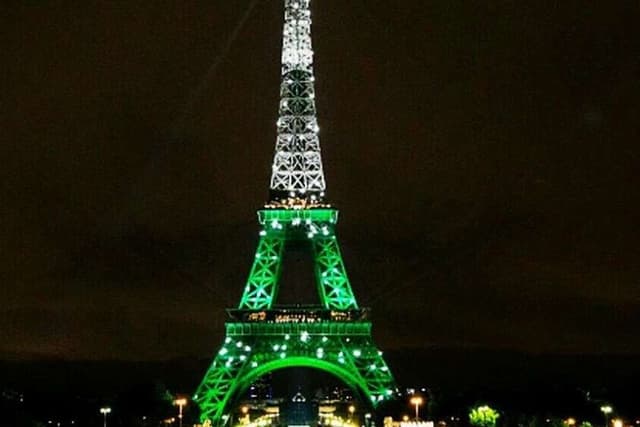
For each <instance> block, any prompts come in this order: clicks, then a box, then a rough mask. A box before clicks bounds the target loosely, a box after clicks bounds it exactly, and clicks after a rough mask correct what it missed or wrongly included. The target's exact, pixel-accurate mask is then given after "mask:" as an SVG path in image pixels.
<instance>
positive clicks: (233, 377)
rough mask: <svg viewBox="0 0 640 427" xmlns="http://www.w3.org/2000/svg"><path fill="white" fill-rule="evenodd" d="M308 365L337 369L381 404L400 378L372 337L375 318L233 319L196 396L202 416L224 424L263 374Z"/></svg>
mask: <svg viewBox="0 0 640 427" xmlns="http://www.w3.org/2000/svg"><path fill="white" fill-rule="evenodd" d="M293 366H306V367H311V368H316V369H321V370H324V371H327V372H329V373H332V374H333V375H335V376H337V377H338V378H339V379H341V380H342V381H344V382H345V383H346V384H347V385H349V386H350V387H352V388H353V389H355V390H356V391H357V392H358V393H359V394H361V395H362V396H363V397H364V398H366V399H367V400H368V401H369V402H370V403H371V405H372V407H376V406H377V405H378V404H380V403H381V402H383V401H385V400H387V399H389V398H391V397H393V396H394V394H395V391H396V389H395V383H394V381H393V377H392V376H391V372H390V371H389V367H388V366H387V364H386V363H385V361H384V359H383V358H382V353H381V352H380V351H379V350H378V349H377V348H376V347H375V345H374V344H373V341H372V338H371V323H370V322H343V323H338V322H332V323H329V322H327V323H307V324H305V323H285V324H273V323H272V324H268V323H232V322H229V323H227V324H226V338H225V341H224V344H223V345H222V347H221V348H220V350H219V351H218V354H217V355H216V357H215V359H214V361H213V363H212V365H211V367H210V368H209V371H208V372H207V375H206V376H205V378H204V380H203V381H202V383H201V384H200V387H199V388H198V390H197V392H196V394H195V395H194V399H195V400H196V401H197V402H198V404H199V406H200V410H201V417H202V419H203V420H210V421H212V422H213V423H214V424H219V423H220V422H221V421H222V419H223V417H222V416H223V414H225V413H226V412H227V411H228V410H229V407H230V406H231V405H232V404H233V402H234V400H235V399H237V397H238V396H239V395H240V394H241V393H242V392H243V391H245V390H246V389H247V387H248V386H249V385H250V384H251V383H252V382H253V381H255V380H256V379H257V378H259V377H260V376H262V375H264V374H266V373H268V372H271V371H275V370H277V369H282V368H287V367H293Z"/></svg>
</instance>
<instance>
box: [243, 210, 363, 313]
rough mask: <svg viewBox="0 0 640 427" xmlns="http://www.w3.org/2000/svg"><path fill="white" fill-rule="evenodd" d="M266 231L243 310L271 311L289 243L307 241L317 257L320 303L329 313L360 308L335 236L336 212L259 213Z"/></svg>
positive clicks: (259, 248)
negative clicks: (283, 257)
mask: <svg viewBox="0 0 640 427" xmlns="http://www.w3.org/2000/svg"><path fill="white" fill-rule="evenodd" d="M258 218H259V221H260V223H261V224H262V226H263V227H264V228H263V229H262V230H261V231H260V242H259V243H258V249H257V251H256V255H255V259H254V261H253V267H252V268H251V272H250V273H249V279H248V280H247V285H246V286H245V289H244V293H243V295H242V298H241V299H240V305H239V308H241V309H254V310H255V309H269V308H272V307H273V304H274V302H275V300H276V296H277V290H278V287H277V282H278V279H279V276H280V271H281V268H282V252H283V250H284V247H285V244H286V242H287V241H293V240H296V241H299V240H308V241H309V248H310V249H311V251H312V253H313V255H314V262H315V272H316V282H317V288H318V293H319V295H320V303H321V305H322V306H323V307H325V308H327V309H335V310H349V309H354V308H358V304H357V303H356V299H355V296H354V295H353V291H352V289H351V284H350V283H349V278H348V277H347V272H346V270H345V268H344V263H343V261H342V256H341V255H340V248H339V246H338V240H337V239H336V236H335V234H334V229H335V224H336V222H337V220H338V211H337V210H335V209H290V210H286V209H273V210H262V211H259V212H258Z"/></svg>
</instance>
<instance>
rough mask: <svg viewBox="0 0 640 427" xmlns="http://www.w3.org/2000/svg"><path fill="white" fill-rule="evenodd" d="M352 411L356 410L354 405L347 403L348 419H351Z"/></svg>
mask: <svg viewBox="0 0 640 427" xmlns="http://www.w3.org/2000/svg"><path fill="white" fill-rule="evenodd" d="M354 412H356V407H355V406H353V405H349V421H351V420H352V419H353V413H354Z"/></svg>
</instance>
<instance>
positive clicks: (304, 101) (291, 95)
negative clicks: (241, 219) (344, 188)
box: [270, 0, 326, 200]
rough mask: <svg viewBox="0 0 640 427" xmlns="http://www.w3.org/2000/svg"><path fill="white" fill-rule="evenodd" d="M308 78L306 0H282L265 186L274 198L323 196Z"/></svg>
mask: <svg viewBox="0 0 640 427" xmlns="http://www.w3.org/2000/svg"><path fill="white" fill-rule="evenodd" d="M313 82H314V76H313V49H312V47H311V11H310V10H309V0H285V17H284V29H283V37H282V82H281V85H280V108H279V118H278V122H277V129H278V137H277V140H276V149H275V154H274V157H273V167H272V172H271V186H270V188H271V193H272V198H274V199H282V198H287V197H302V198H309V199H312V200H321V199H322V197H324V191H325V187H326V184H325V179H324V172H323V171H322V159H321V157H320V141H319V139H318V131H319V127H318V121H317V118H316V106H315V100H314V99H315V90H314V84H313Z"/></svg>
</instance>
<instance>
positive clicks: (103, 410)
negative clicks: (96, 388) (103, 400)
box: [100, 406, 111, 427]
mask: <svg viewBox="0 0 640 427" xmlns="http://www.w3.org/2000/svg"><path fill="white" fill-rule="evenodd" d="M100 413H101V414H102V416H103V417H104V422H103V426H104V427H107V414H110V413H111V408H109V407H108V406H105V407H103V408H100Z"/></svg>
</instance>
